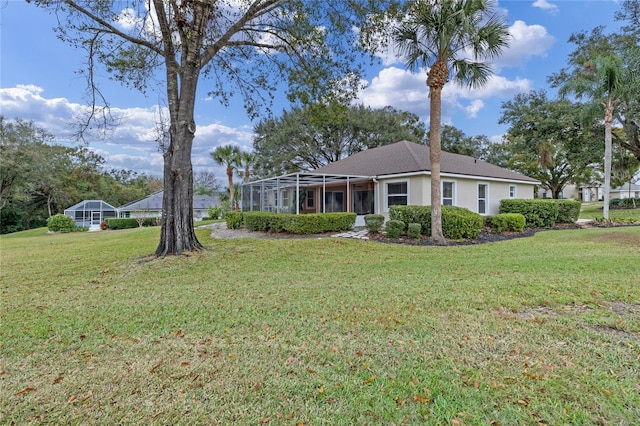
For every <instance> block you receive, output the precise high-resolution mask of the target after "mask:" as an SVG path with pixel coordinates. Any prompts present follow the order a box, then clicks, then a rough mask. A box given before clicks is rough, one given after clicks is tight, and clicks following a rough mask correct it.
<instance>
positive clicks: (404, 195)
mask: <svg viewBox="0 0 640 426" xmlns="http://www.w3.org/2000/svg"><path fill="white" fill-rule="evenodd" d="M408 186H409V184H408V183H407V182H406V181H405V182H389V183H387V207H390V206H406V205H407V203H408V201H409V191H408Z"/></svg>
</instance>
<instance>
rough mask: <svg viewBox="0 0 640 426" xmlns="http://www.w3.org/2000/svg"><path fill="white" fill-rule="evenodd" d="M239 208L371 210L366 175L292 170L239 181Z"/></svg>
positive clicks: (369, 181) (370, 182)
mask: <svg viewBox="0 0 640 426" xmlns="http://www.w3.org/2000/svg"><path fill="white" fill-rule="evenodd" d="M242 211H245V212H246V211H262V212H273V213H293V214H304V213H330V212H355V213H356V214H358V215H365V214H369V213H374V182H373V180H372V179H371V178H370V177H368V176H346V175H328V174H315V173H292V174H288V175H283V176H278V177H275V178H269V179H263V180H259V181H255V182H250V183H245V184H244V185H242Z"/></svg>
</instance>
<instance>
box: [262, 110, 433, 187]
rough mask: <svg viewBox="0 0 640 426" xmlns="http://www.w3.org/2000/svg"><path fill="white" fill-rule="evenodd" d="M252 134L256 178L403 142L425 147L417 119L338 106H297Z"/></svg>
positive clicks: (421, 125) (310, 167) (405, 114)
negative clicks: (254, 134) (419, 144)
mask: <svg viewBox="0 0 640 426" xmlns="http://www.w3.org/2000/svg"><path fill="white" fill-rule="evenodd" d="M254 131H255V133H256V136H255V138H254V141H253V147H254V153H255V155H256V160H255V165H254V175H256V176H258V177H273V176H278V175H282V174H286V173H293V172H298V171H301V170H313V169H317V168H319V167H322V166H324V165H326V164H329V163H332V162H335V161H338V160H340V159H342V158H344V157H347V156H350V155H352V154H355V153H356V152H359V151H362V150H365V149H369V148H374V147H377V146H381V145H385V144H389V143H394V142H398V141H401V140H408V141H412V142H417V143H424V142H425V126H424V123H423V122H422V121H420V119H419V118H418V117H417V116H416V115H415V114H411V113H408V112H403V111H398V110H395V109H393V108H391V107H386V108H383V109H372V108H369V107H365V106H363V105H355V106H345V105H343V104H339V103H331V104H329V105H324V104H322V105H321V104H314V105H309V106H306V107H296V108H293V109H292V110H291V111H285V112H284V113H283V114H282V116H281V117H280V118H269V119H265V120H262V121H261V122H260V123H259V124H258V125H257V126H256V127H255V129H254Z"/></svg>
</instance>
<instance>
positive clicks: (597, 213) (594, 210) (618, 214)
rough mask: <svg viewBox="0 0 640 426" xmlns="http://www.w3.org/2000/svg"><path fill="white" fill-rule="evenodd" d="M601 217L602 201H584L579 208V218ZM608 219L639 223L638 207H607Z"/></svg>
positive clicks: (639, 212) (639, 211)
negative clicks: (613, 208)
mask: <svg viewBox="0 0 640 426" xmlns="http://www.w3.org/2000/svg"><path fill="white" fill-rule="evenodd" d="M600 217H602V202H594V203H584V204H582V209H581V210H580V219H595V218H600ZM609 219H614V220H618V221H623V222H629V221H633V222H634V223H640V208H638V209H615V210H612V209H609Z"/></svg>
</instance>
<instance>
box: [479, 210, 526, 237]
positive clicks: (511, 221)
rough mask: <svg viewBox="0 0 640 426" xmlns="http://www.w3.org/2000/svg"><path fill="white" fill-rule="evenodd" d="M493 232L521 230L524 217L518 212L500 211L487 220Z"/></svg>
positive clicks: (524, 221) (524, 220)
mask: <svg viewBox="0 0 640 426" xmlns="http://www.w3.org/2000/svg"><path fill="white" fill-rule="evenodd" d="M487 222H488V223H489V226H490V227H491V229H492V230H493V231H495V232H498V233H500V232H505V231H511V232H522V231H523V230H524V225H525V224H526V219H525V217H524V216H523V215H521V214H520V213H500V214H497V215H495V216H494V217H492V218H491V219H490V220H488V221H487Z"/></svg>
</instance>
